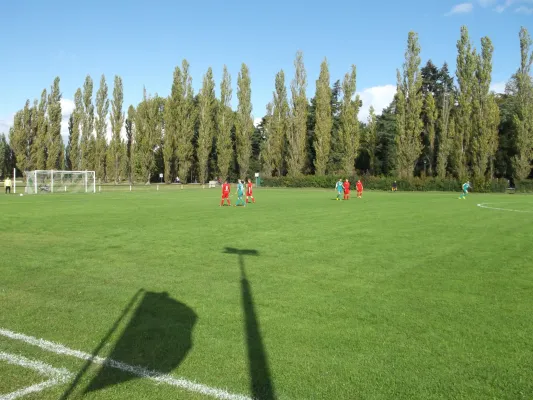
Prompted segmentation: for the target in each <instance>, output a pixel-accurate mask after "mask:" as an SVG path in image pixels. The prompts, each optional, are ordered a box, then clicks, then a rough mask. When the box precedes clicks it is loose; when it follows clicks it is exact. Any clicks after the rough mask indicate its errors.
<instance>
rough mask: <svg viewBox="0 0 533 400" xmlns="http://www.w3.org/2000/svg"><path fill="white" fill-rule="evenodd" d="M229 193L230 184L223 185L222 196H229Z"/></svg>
mask: <svg viewBox="0 0 533 400" xmlns="http://www.w3.org/2000/svg"><path fill="white" fill-rule="evenodd" d="M229 192H230V186H229V183H223V184H222V196H228V195H229Z"/></svg>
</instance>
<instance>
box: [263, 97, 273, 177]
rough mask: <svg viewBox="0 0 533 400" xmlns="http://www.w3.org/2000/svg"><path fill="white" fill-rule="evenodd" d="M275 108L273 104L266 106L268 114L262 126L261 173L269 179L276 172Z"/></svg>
mask: <svg viewBox="0 0 533 400" xmlns="http://www.w3.org/2000/svg"><path fill="white" fill-rule="evenodd" d="M273 108H274V107H273V105H272V103H271V102H270V103H268V104H267V105H266V110H267V112H266V115H265V116H264V117H263V120H262V121H261V124H260V127H261V129H262V132H263V138H264V140H263V142H262V145H261V171H262V172H263V173H264V174H265V175H266V176H268V177H271V176H272V172H273V170H274V150H273V146H272V145H273V141H272V138H271V136H272V120H273V119H274V116H273Z"/></svg>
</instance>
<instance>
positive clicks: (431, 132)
mask: <svg viewBox="0 0 533 400" xmlns="http://www.w3.org/2000/svg"><path fill="white" fill-rule="evenodd" d="M424 114H425V116H426V122H425V124H426V137H427V143H428V148H427V158H428V160H429V175H430V176H432V175H433V171H434V163H435V131H436V124H437V119H438V116H439V114H438V111H437V106H436V104H435V96H434V94H433V93H432V92H428V93H427V94H426V98H425V104H424Z"/></svg>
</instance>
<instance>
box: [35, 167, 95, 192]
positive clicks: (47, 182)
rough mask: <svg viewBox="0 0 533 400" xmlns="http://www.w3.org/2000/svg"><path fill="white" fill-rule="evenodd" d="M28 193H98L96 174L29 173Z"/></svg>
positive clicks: (65, 172) (83, 172) (38, 171)
mask: <svg viewBox="0 0 533 400" xmlns="http://www.w3.org/2000/svg"><path fill="white" fill-rule="evenodd" d="M26 193H27V194H42V193H96V174H95V173H94V171H56V170H36V171H27V172H26Z"/></svg>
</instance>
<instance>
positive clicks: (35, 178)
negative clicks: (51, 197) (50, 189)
mask: <svg viewBox="0 0 533 400" xmlns="http://www.w3.org/2000/svg"><path fill="white" fill-rule="evenodd" d="M33 175H34V179H33V181H34V182H35V194H37V171H34V172H33Z"/></svg>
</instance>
